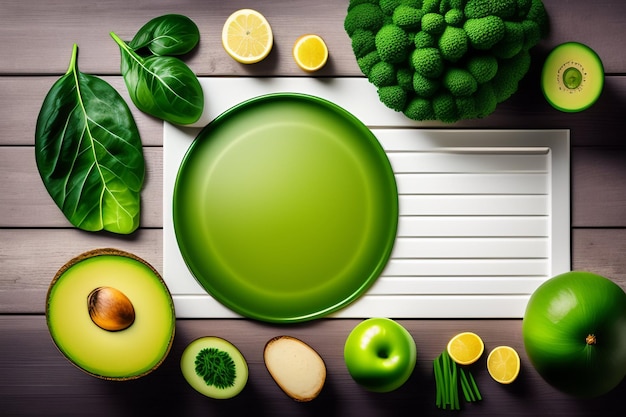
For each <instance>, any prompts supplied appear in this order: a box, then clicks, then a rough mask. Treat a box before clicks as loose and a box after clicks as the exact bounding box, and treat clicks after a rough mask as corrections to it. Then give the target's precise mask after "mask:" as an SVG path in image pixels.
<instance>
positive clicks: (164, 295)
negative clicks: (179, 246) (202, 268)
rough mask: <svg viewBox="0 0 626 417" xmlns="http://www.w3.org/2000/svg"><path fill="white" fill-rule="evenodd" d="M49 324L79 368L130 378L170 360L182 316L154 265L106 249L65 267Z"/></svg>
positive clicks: (53, 293)
mask: <svg viewBox="0 0 626 417" xmlns="http://www.w3.org/2000/svg"><path fill="white" fill-rule="evenodd" d="M46 323H47V325H48V330H49V331H50V335H51V336H52V339H53V341H54V343H55V345H56V346H57V348H58V349H59V350H60V351H61V353H62V354H63V355H64V356H65V357H66V358H67V359H68V360H69V361H70V362H72V363H73V364H74V365H76V366H77V367H78V368H80V369H82V370H83V371H85V372H86V373H88V374H90V375H93V376H95V377H98V378H102V379H108V380H128V379H136V378H139V377H141V376H144V375H146V374H148V373H150V372H152V371H153V370H155V369H156V368H157V367H158V366H159V365H160V364H161V363H162V362H163V360H164V359H165V358H166V357H167V354H168V353H169V351H170V348H171V346H172V341H173V339H174V329H175V325H176V315H175V312H174V303H173V301H172V297H171V295H170V292H169V290H168V288H167V286H166V284H165V282H164V281H163V279H162V278H161V276H160V274H159V273H158V272H157V271H156V270H155V269H154V268H153V267H152V266H151V265H150V264H149V263H148V262H146V261H145V260H143V259H141V258H139V257H138V256H135V255H133V254H131V253H128V252H124V251H120V250H117V249H110V248H105V249H96V250H93V251H89V252H85V253H83V254H81V255H79V256H77V257H75V258H73V259H71V260H70V261H69V262H67V263H66V264H65V265H64V266H63V267H61V269H59V271H58V272H57V274H56V275H55V277H54V279H53V280H52V283H51V284H50V287H49V289H48V294H47V297H46Z"/></svg>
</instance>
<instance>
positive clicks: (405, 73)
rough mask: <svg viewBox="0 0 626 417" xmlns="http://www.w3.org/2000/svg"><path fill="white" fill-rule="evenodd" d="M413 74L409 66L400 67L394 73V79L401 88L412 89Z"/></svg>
mask: <svg viewBox="0 0 626 417" xmlns="http://www.w3.org/2000/svg"><path fill="white" fill-rule="evenodd" d="M413 74H414V72H413V71H412V70H411V69H410V68H400V69H398V71H397V73H396V81H397V83H398V85H399V86H400V87H402V89H403V90H406V91H415V90H413Z"/></svg>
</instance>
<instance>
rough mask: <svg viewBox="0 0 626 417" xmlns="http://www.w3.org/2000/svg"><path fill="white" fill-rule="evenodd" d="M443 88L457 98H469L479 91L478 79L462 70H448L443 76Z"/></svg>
mask: <svg viewBox="0 0 626 417" xmlns="http://www.w3.org/2000/svg"><path fill="white" fill-rule="evenodd" d="M443 86H444V87H445V88H446V89H447V90H448V91H449V92H450V93H452V95H453V96H455V97H469V96H471V95H472V94H474V93H475V92H476V90H477V89H478V83H477V82H476V78H474V77H473V76H472V74H470V72H469V71H467V70H464V69H461V68H450V69H448V70H447V71H446V73H445V74H444V75H443Z"/></svg>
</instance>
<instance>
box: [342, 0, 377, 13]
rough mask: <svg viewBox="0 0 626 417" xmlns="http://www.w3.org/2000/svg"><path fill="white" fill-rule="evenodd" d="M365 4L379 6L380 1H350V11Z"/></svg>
mask: <svg viewBox="0 0 626 417" xmlns="http://www.w3.org/2000/svg"><path fill="white" fill-rule="evenodd" d="M363 3H371V4H375V5H377V6H378V0H350V4H349V5H348V11H350V10H352V9H353V8H354V7H355V6H358V5H359V4H363Z"/></svg>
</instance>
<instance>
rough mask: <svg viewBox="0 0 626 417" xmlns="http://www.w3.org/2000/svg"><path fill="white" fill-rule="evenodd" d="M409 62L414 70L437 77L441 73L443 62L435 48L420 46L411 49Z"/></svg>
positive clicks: (426, 75)
mask: <svg viewBox="0 0 626 417" xmlns="http://www.w3.org/2000/svg"><path fill="white" fill-rule="evenodd" d="M411 64H412V65H413V69H415V72H417V73H419V74H421V75H423V76H424V77H429V78H437V77H440V76H441V74H442V73H443V69H444V64H443V58H442V56H441V52H440V51H439V49H437V48H421V49H416V50H415V51H413V54H412V55H411Z"/></svg>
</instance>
